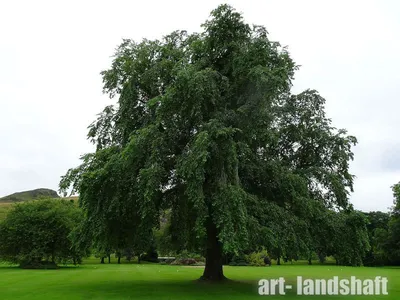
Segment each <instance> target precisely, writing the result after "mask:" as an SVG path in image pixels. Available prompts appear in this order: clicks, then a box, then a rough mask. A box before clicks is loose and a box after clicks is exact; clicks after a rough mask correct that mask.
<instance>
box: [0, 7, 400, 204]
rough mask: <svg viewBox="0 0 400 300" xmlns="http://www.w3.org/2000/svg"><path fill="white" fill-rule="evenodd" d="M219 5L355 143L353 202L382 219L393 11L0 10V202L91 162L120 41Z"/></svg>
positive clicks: (195, 19)
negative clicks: (271, 47) (104, 78)
mask: <svg viewBox="0 0 400 300" xmlns="http://www.w3.org/2000/svg"><path fill="white" fill-rule="evenodd" d="M221 3H229V4H232V5H233V6H234V7H235V8H236V9H237V10H238V11H240V12H242V13H243V14H244V17H245V19H246V21H247V22H249V23H253V24H260V25H265V26H266V28H267V30H268V31H269V33H270V38H271V39H273V40H276V41H279V42H281V43H282V44H283V45H288V46H289V51H290V52H291V55H292V57H293V58H294V60H295V61H296V62H297V64H300V65H302V67H301V69H300V70H299V71H298V73H297V75H296V80H295V82H294V91H295V92H299V91H301V90H304V89H306V88H315V89H317V90H318V91H319V92H320V93H321V95H322V96H324V97H325V98H326V99H327V113H328V116H329V117H331V118H332V119H333V123H334V125H335V126H336V127H341V128H342V127H343V128H347V129H348V130H349V133H350V134H353V135H355V136H356V137H357V138H358V140H359V144H358V146H357V147H356V148H355V149H354V151H355V161H354V162H353V163H352V165H351V171H352V173H353V174H355V175H356V176H357V179H356V181H355V192H354V194H352V196H351V202H352V203H353V204H354V206H355V207H356V208H357V209H362V210H366V211H369V210H384V211H386V210H387V208H388V207H390V206H391V205H392V203H393V200H392V193H391V189H390V187H391V185H392V184H394V183H396V182H398V181H400V135H398V134H397V129H398V128H399V127H400V126H399V125H400V119H398V118H397V116H398V114H399V111H400V101H398V100H399V95H400V72H399V70H400V58H399V57H398V54H399V53H400V17H399V16H400V1H396V0H393V1H388V0H380V1H379V0H378V1H366V0H362V1H355V0H351V1H338V0H334V1H326V0H325V1H320V0H319V1H318V0H315V1H306V0H302V1H298V0H293V1H283V0H275V1H268V0H262V1H251V0H245V1H243V0H242V1H224V2H222V1H212V0H202V1H193V2H192V1H173V0H169V1H152V0H147V1H143V2H142V1H116V0H113V1H111V0H110V1H99V0H97V1H71V0H68V1H40V0H35V1H18V0H14V1H11V0H10V1H2V2H0V112H1V115H0V197H1V196H5V195H7V194H10V193H13V192H16V191H21V190H28V189H34V188H39V187H46V188H51V189H55V190H58V183H59V180H60V176H61V175H63V174H64V173H65V172H66V171H67V169H68V168H70V167H73V166H76V165H77V164H78V163H79V156H80V155H81V154H83V153H86V152H91V151H92V150H93V147H92V145H91V144H90V143H89V142H88V141H87V140H86V134H87V129H86V128H87V126H88V125H89V124H90V123H91V122H92V121H93V120H94V119H95V115H96V114H97V113H98V112H100V111H101V110H102V108H103V107H104V106H105V105H107V104H110V103H112V101H111V100H109V99H108V97H107V96H106V95H103V94H102V82H101V76H100V74H99V73H100V71H101V70H103V69H106V68H108V67H109V65H110V61H111V58H110V56H111V55H112V54H113V52H114V49H115V47H116V46H117V45H118V44H119V43H120V42H121V40H122V38H132V39H134V40H137V41H138V40H140V39H142V38H149V39H153V38H160V37H161V36H163V35H165V34H168V33H170V32H171V31H173V30H177V29H185V30H188V31H189V32H194V31H197V32H198V31H199V30H200V24H201V23H203V22H204V21H205V20H206V19H207V18H208V16H209V13H210V11H211V10H212V9H214V8H216V7H217V6H218V5H219V4H221Z"/></svg>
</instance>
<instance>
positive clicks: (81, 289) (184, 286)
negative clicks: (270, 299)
mask: <svg viewBox="0 0 400 300" xmlns="http://www.w3.org/2000/svg"><path fill="white" fill-rule="evenodd" d="M257 288H258V286H257V282H239V281H233V280H228V281H225V282H223V283H215V284H210V283H209V282H204V281H197V280H187V281H174V280H164V281H159V280H155V281H149V280H126V281H123V280H117V281H109V282H107V281H102V282H98V283H93V282H82V283H78V284H76V283H75V284H74V285H73V286H68V287H65V292H66V293H73V294H75V295H90V297H91V298H93V299H97V298H98V299H112V298H113V297H118V298H119V299H136V298H140V299H147V298H148V299H203V298H204V299H209V298H211V297H213V298H215V297H217V298H218V299H221V298H225V297H226V299H234V298H238V299H244V298H246V299H247V298H248V297H249V296H250V297H251V296H252V295H254V296H255V297H259V295H258V290H257Z"/></svg>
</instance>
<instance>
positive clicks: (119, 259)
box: [118, 255, 121, 264]
mask: <svg viewBox="0 0 400 300" xmlns="http://www.w3.org/2000/svg"><path fill="white" fill-rule="evenodd" d="M120 263H121V255H118V264H120Z"/></svg>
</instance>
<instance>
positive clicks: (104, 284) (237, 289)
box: [0, 261, 400, 300]
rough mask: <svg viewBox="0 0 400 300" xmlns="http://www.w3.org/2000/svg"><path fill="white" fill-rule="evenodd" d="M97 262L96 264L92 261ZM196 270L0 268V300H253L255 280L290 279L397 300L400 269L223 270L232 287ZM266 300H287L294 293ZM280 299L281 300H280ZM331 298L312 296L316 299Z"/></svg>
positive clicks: (111, 266)
mask: <svg viewBox="0 0 400 300" xmlns="http://www.w3.org/2000/svg"><path fill="white" fill-rule="evenodd" d="M96 262H97V261H96ZM202 270H203V269H202V267H200V268H199V267H184V266H169V265H158V264H140V265H138V264H121V265H118V264H115V263H112V264H107V263H106V264H104V265H101V264H98V263H94V262H89V263H87V264H85V265H82V266H80V267H70V268H62V269H59V270H21V269H19V268H15V267H6V266H3V267H0V299H1V300H6V299H10V300H11V299H30V300H31V299H32V300H34V299H68V300H69V299H257V298H260V297H262V296H259V295H258V280H260V279H262V278H278V277H280V276H283V277H285V279H286V280H287V281H291V282H292V283H294V282H295V280H296V276H298V275H301V276H303V277H309V278H331V277H332V276H335V275H336V276H339V277H340V278H344V277H350V276H357V277H359V278H374V277H375V276H386V277H388V280H389V284H388V291H389V295H388V296H333V298H335V299H346V298H351V299H365V298H367V299H400V269H396V268H352V267H336V266H329V265H328V266H317V265H315V266H306V265H283V266H272V267H229V266H227V267H225V269H224V270H225V274H226V276H227V277H229V278H230V279H232V280H234V281H232V282H229V283H226V284H223V285H215V284H208V283H202V282H197V281H195V279H197V278H198V277H199V276H200V275H201V274H202ZM266 297H268V299H270V298H273V299H277V298H278V297H279V299H291V298H294V297H303V298H307V299H308V298H309V297H307V296H305V297H304V296H296V295H295V291H293V292H292V293H288V294H287V295H285V296H266ZM282 297H283V298H282ZM323 297H332V296H313V297H312V298H313V299H321V298H323Z"/></svg>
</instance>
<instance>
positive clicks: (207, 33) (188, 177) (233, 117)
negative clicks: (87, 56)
mask: <svg viewBox="0 0 400 300" xmlns="http://www.w3.org/2000/svg"><path fill="white" fill-rule="evenodd" d="M202 29H203V31H202V32H200V33H193V34H189V33H187V32H186V31H175V32H172V33H171V34H169V35H167V36H164V37H163V38H162V39H160V40H147V39H144V40H143V41H141V42H135V41H132V40H129V39H126V40H124V41H123V42H122V43H121V44H120V45H119V47H118V48H117V50H116V53H115V56H114V60H113V62H112V65H111V67H110V68H109V69H107V70H105V71H103V72H102V73H101V74H102V77H103V82H104V92H105V93H108V94H109V95H110V97H112V98H114V97H116V99H117V104H116V105H113V106H107V107H106V108H105V109H104V111H103V112H102V113H101V114H100V115H99V117H98V119H97V120H96V121H95V122H93V123H92V124H91V126H90V128H89V133H88V137H89V138H90V139H91V141H92V142H93V143H94V144H95V145H96V151H95V152H94V153H90V154H86V155H84V156H83V157H82V164H81V165H80V166H78V167H77V168H73V169H70V170H69V171H68V172H67V174H66V175H65V176H63V178H62V180H61V183H60V190H61V191H67V190H68V189H69V188H70V187H71V186H72V192H78V193H79V195H80V197H79V199H80V204H81V206H82V208H83V209H84V210H85V212H86V214H87V222H88V224H91V225H90V226H91V228H97V230H98V233H99V234H101V233H102V232H106V231H107V232H118V233H121V232H122V231H123V230H125V229H127V228H128V229H129V230H127V232H126V233H123V234H122V235H120V236H122V237H124V238H126V241H129V243H133V244H135V245H136V247H139V248H145V247H146V245H148V244H149V243H150V239H151V237H152V229H153V228H155V227H158V226H159V220H160V214H161V213H162V212H163V211H164V210H166V209H170V211H171V220H170V222H171V224H170V229H171V230H170V232H171V236H172V239H171V240H172V241H173V242H174V243H175V244H177V245H179V247H180V248H181V249H191V248H196V249H200V250H203V251H204V253H205V256H206V267H205V271H204V274H203V278H204V279H209V280H221V279H223V278H224V275H223V270H222V254H223V253H224V252H229V253H238V252H240V251H242V250H244V249H246V247H249V245H252V244H253V245H256V246H257V247H261V246H263V245H269V244H270V243H273V244H274V245H275V246H276V247H278V248H279V245H281V244H282V243H286V244H287V243H289V242H290V241H292V242H293V239H292V238H291V237H292V236H294V232H293V228H295V227H296V226H297V225H301V226H303V227H301V228H309V227H310V226H311V225H310V224H311V223H312V222H313V220H312V218H313V216H315V215H316V214H318V213H319V212H322V211H323V210H322V208H323V209H332V210H346V211H347V210H351V205H349V202H348V195H349V193H350V192H351V191H352V188H353V175H351V174H350V173H349V161H350V160H352V159H353V153H352V150H351V147H352V146H353V145H355V144H356V138H355V137H353V136H350V135H347V132H346V130H343V129H337V128H335V127H333V126H332V124H331V120H330V119H329V118H328V117H327V116H326V114H325V106H324V105H325V99H324V98H323V97H322V96H320V95H319V93H318V92H317V91H315V90H312V89H309V90H306V91H304V92H302V93H300V94H298V95H294V94H292V93H291V87H292V80H293V79H294V74H295V71H296V70H297V69H298V67H297V66H296V63H295V62H294V61H293V60H292V58H291V57H290V55H289V52H288V50H287V48H285V47H282V46H281V45H280V44H279V43H278V42H275V41H271V40H270V39H269V37H268V32H267V30H266V29H265V28H264V27H263V26H251V25H249V24H247V23H245V22H244V20H243V17H242V15H241V14H239V13H238V12H236V11H235V10H234V9H233V8H232V7H230V6H229V5H221V6H219V7H218V8H216V9H215V10H213V11H212V12H211V15H210V18H209V19H208V20H207V21H206V22H205V23H204V24H203V25H202ZM293 224H296V226H295V225H293ZM273 228H276V229H277V230H283V231H281V232H285V233H286V234H283V235H281V239H280V240H279V239H277V238H275V239H273V236H272V235H271V234H272V229H273ZM285 228H286V229H285ZM306 231H307V230H306ZM275 232H276V231H275ZM281 232H280V233H281ZM304 234H306V233H304ZM114 236H115V235H114ZM269 237H270V238H269ZM271 241H272V242H271ZM294 243H295V244H296V245H297V246H298V248H299V251H300V249H301V248H304V247H305V246H304V247H303V246H302V244H301V243H303V244H304V245H306V239H305V238H304V239H301V240H299V241H298V242H294ZM287 249H288V247H287Z"/></svg>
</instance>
